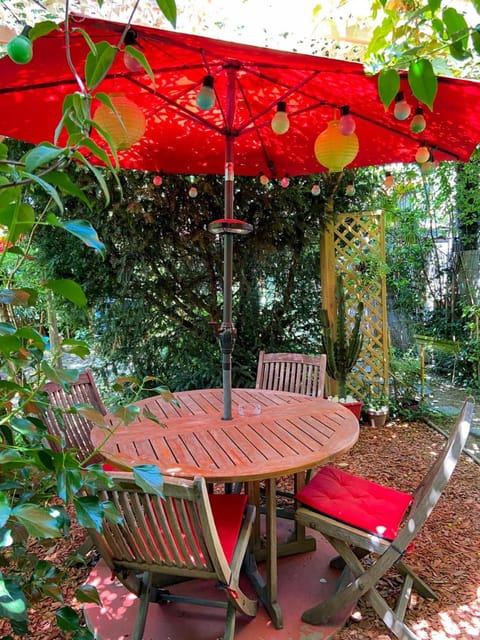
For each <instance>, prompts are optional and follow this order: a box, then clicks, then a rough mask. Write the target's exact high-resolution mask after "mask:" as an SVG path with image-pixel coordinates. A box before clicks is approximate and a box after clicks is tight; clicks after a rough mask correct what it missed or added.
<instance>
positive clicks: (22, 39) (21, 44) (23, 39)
mask: <svg viewBox="0 0 480 640" xmlns="http://www.w3.org/2000/svg"><path fill="white" fill-rule="evenodd" d="M7 55H8V57H9V58H10V60H12V61H13V62H16V63H17V64H27V62H30V60H31V59H32V57H33V47H32V41H31V40H30V38H28V37H27V36H26V35H24V34H23V33H22V34H21V35H19V36H17V37H16V38H13V40H10V42H9V43H8V44H7Z"/></svg>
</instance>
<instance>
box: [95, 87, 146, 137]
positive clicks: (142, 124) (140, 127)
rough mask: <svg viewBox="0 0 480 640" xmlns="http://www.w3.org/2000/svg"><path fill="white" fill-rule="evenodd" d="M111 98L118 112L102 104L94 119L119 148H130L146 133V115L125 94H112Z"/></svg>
mask: <svg viewBox="0 0 480 640" xmlns="http://www.w3.org/2000/svg"><path fill="white" fill-rule="evenodd" d="M110 100H111V101H112V104H113V105H114V107H115V109H116V111H117V112H115V111H113V110H112V109H110V107H107V105H106V104H101V105H100V106H99V107H98V109H97V110H96V111H95V115H94V118H93V120H94V122H95V123H96V124H98V126H99V127H101V128H102V129H103V130H104V131H106V132H107V133H108V134H109V135H110V137H111V138H112V141H113V144H114V145H115V147H116V148H117V149H130V147H131V146H132V145H134V144H135V143H136V142H138V141H139V140H140V138H141V137H142V136H143V134H144V133H145V128H146V121H145V116H144V115H143V112H142V110H141V109H140V107H138V106H137V105H136V104H135V103H134V102H132V101H131V100H129V99H128V98H125V97H124V96H111V97H110Z"/></svg>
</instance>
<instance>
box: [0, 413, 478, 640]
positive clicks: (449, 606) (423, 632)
mask: <svg viewBox="0 0 480 640" xmlns="http://www.w3.org/2000/svg"><path fill="white" fill-rule="evenodd" d="M443 442H444V438H443V436H442V435H441V434H439V433H437V432H436V431H435V430H434V429H432V428H431V427H429V426H427V425H425V424H423V423H417V422H408V423H407V422H404V423H389V424H387V425H385V427H362V428H361V433H360V438H359V441H358V443H357V444H356V445H355V447H354V448H353V449H352V450H351V451H350V452H349V453H348V454H346V455H344V456H343V457H342V458H341V459H339V460H337V464H338V465H339V466H341V467H342V468H344V469H346V470H348V471H350V472H352V473H355V474H358V475H363V476H365V477H367V478H369V479H371V480H374V481H375V482H379V483H383V484H387V485H392V486H395V487H397V488H398V489H401V490H403V491H411V490H413V489H414V488H415V486H416V485H417V483H418V482H419V480H420V479H421V478H422V477H423V475H424V472H425V469H427V468H428V466H429V465H430V463H431V461H432V458H433V457H434V455H435V454H436V453H437V452H438V450H439V448H440V447H441V446H442V444H443ZM479 487H480V466H479V465H478V464H476V463H475V462H474V461H473V460H472V459H471V458H469V457H467V456H466V455H462V458H461V460H460V462H459V464H458V466H457V469H456V471H455V473H454V476H453V477H452V479H451V481H450V483H449V485H448V486H447V488H446V490H445V492H444V494H443V496H442V498H441V500H440V502H439V503H438V505H437V507H436V509H435V511H434V512H433V514H432V516H431V518H430V520H428V521H427V523H426V525H425V527H424V528H423V530H422V532H421V534H420V535H419V537H418V538H417V539H416V541H415V547H414V549H413V551H412V552H411V554H410V555H409V558H408V562H409V564H410V565H411V566H412V568H413V569H414V570H415V571H416V572H417V573H418V574H419V575H420V576H421V577H423V578H424V579H425V580H426V581H427V582H428V584H429V585H430V586H431V587H432V588H433V589H434V590H435V591H436V592H437V594H438V596H439V599H438V601H431V600H428V601H426V600H423V599H422V598H420V597H414V598H412V601H411V604H410V609H409V611H408V612H407V616H406V621H407V623H408V624H409V626H410V627H411V628H412V629H413V630H414V632H415V633H416V634H417V635H418V637H419V638H420V639H421V640H467V639H469V638H480V491H479ZM84 539H85V534H84V532H83V531H82V530H80V529H79V528H78V527H76V526H75V525H74V526H73V528H72V536H71V538H70V539H68V540H62V541H58V542H57V543H56V544H55V545H54V546H53V547H51V548H49V549H48V551H47V552H46V554H47V556H48V558H49V559H50V560H53V561H55V562H57V563H58V566H60V567H62V568H65V567H66V564H67V559H68V558H69V556H70V555H71V554H74V553H76V552H77V551H78V549H79V547H80V546H81V544H82V542H83V541H84ZM93 560H94V556H92V555H90V561H93ZM89 570H90V567H89V566H83V567H76V568H68V569H66V575H67V580H66V583H65V590H64V599H65V603H68V604H70V605H71V606H73V607H74V608H75V609H76V610H78V611H81V605H80V604H79V603H78V602H76V600H75V597H74V594H75V589H76V588H77V586H79V585H81V584H83V582H84V581H85V579H86V577H87V575H88V573H89ZM397 587H398V581H397V579H396V576H395V574H392V575H389V576H388V577H387V578H386V579H384V580H383V584H382V593H383V595H386V594H387V593H391V592H394V591H395V590H396V589H397ZM59 606H61V605H60V604H59V603H56V602H52V601H50V600H48V599H45V600H43V601H42V602H39V603H38V605H37V606H36V607H35V610H33V611H32V612H31V615H30V621H31V635H30V636H29V637H30V638H35V639H36V640H60V639H63V638H66V637H67V636H65V635H64V634H62V633H60V632H59V631H58V630H55V625H54V619H55V609H56V608H57V607H59ZM8 633H9V625H8V624H7V623H6V621H4V620H0V638H2V637H3V636H5V635H8ZM12 637H14V636H12ZM336 639H337V640H372V639H375V640H394V636H393V635H391V634H390V633H388V632H387V631H386V627H385V626H384V625H383V624H382V623H381V622H380V621H378V620H377V619H376V618H375V617H374V615H373V613H372V611H371V610H370V609H369V608H368V606H366V605H364V604H361V605H360V607H359V609H358V611H356V612H355V614H354V616H353V619H352V621H351V622H349V623H348V625H347V626H346V627H344V629H342V631H340V632H339V633H338V634H337V636H336Z"/></svg>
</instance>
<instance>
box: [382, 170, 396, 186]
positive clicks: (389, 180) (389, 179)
mask: <svg viewBox="0 0 480 640" xmlns="http://www.w3.org/2000/svg"><path fill="white" fill-rule="evenodd" d="M394 184H395V178H394V177H393V176H392V172H391V171H387V172H386V173H385V180H384V181H383V186H384V187H385V188H386V189H390V188H391V187H393V185H394Z"/></svg>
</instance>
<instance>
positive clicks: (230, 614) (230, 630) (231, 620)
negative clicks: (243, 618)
mask: <svg viewBox="0 0 480 640" xmlns="http://www.w3.org/2000/svg"><path fill="white" fill-rule="evenodd" d="M235 616H236V610H235V607H234V606H233V604H232V603H231V602H229V603H228V606H227V618H226V620H225V633H224V634H223V640H233V639H234V636H235Z"/></svg>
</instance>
